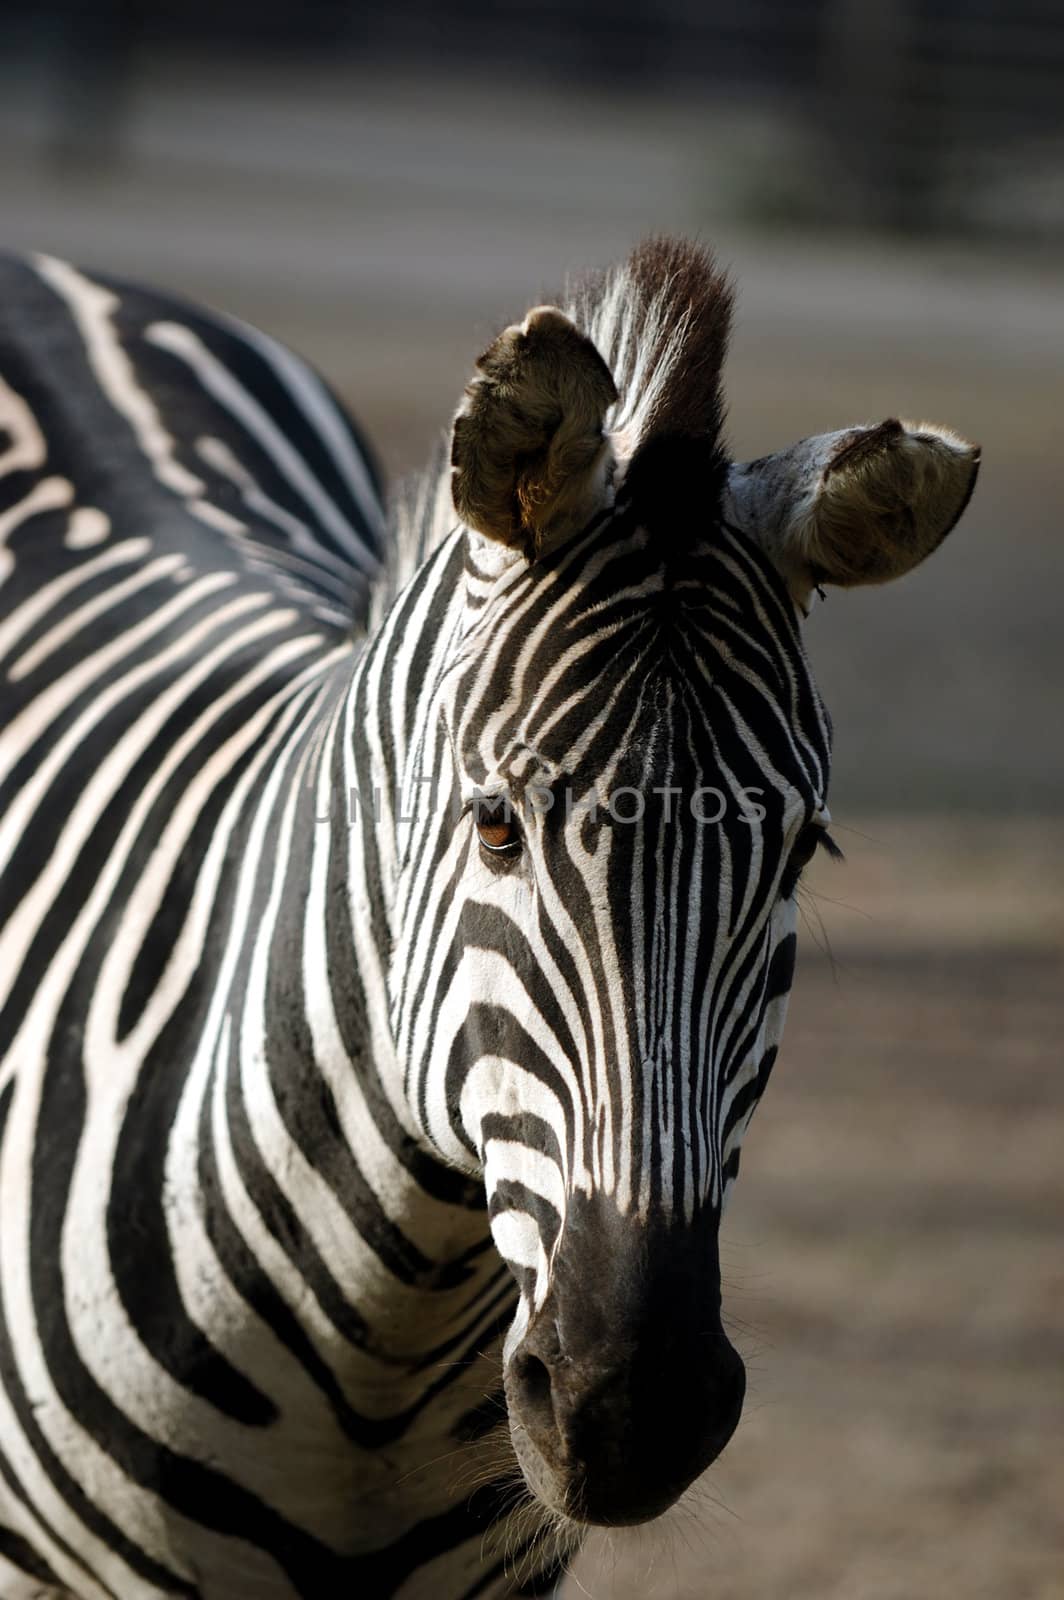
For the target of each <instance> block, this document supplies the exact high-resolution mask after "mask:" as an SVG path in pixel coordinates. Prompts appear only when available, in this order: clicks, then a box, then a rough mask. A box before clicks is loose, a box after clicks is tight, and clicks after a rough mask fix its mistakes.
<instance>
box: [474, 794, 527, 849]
mask: <svg viewBox="0 0 1064 1600" xmlns="http://www.w3.org/2000/svg"><path fill="white" fill-rule="evenodd" d="M474 816H475V821H476V828H477V837H478V839H479V840H480V842H481V844H482V845H483V847H484V849H485V850H488V851H490V852H491V854H492V855H495V856H501V855H512V854H514V853H516V851H518V850H520V848H521V833H520V830H519V829H518V826H517V822H516V819H515V818H514V815H513V812H512V811H511V810H510V805H509V802H508V801H507V800H503V799H500V800H478V801H477V806H476V812H475V813H474Z"/></svg>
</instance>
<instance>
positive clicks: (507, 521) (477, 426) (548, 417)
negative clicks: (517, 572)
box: [451, 306, 617, 561]
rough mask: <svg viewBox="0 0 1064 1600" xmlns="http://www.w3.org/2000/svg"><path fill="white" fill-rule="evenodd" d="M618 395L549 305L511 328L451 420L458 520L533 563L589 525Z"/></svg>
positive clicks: (593, 355) (605, 473)
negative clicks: (607, 429)
mask: <svg viewBox="0 0 1064 1600" xmlns="http://www.w3.org/2000/svg"><path fill="white" fill-rule="evenodd" d="M616 398H617V390H616V388H615V386H614V382H613V378H612V377H611V375H610V370H609V368H608V367H607V365H606V363H605V362H604V361H603V359H602V357H601V356H600V355H599V353H598V351H597V350H596V349H595V346H594V345H593V344H592V342H591V340H590V339H588V338H586V337H585V336H584V334H582V333H580V331H579V330H578V329H577V328H576V327H575V326H574V324H573V323H572V322H570V320H569V318H568V317H567V316H565V315H564V313H563V312H561V311H558V310H557V309H556V308H555V307H554V306H538V307H537V308H536V309H535V310H534V311H530V312H529V313H528V316H527V317H526V318H525V320H524V322H522V323H520V324H514V326H513V327H510V328H507V329H506V331H505V332H504V333H501V334H500V335H499V337H498V338H497V339H496V340H495V342H494V344H492V345H490V346H489V347H488V349H487V350H485V352H484V354H483V355H482V356H481V358H480V360H479V361H478V362H477V370H476V372H475V373H474V375H473V378H472V379H471V381H470V383H469V386H468V388H467V389H466V392H465V399H464V401H463V402H462V405H461V407H460V408H459V411H458V415H457V416H456V418H455V422H454V435H453V440H452V446H451V465H452V467H453V469H454V470H453V473H452V480H451V493H452V496H453V499H454V506H455V510H456V511H457V512H458V515H459V516H460V517H461V519H462V521H463V522H464V523H465V524H466V525H467V527H470V528H474V529H475V530H476V531H477V532H478V533H482V534H484V535H485V536H486V537H487V538H489V539H494V540H497V541H498V542H499V543H500V544H504V545H508V546H510V547H511V548H512V549H516V550H519V551H521V553H522V554H523V555H524V556H525V557H526V558H527V559H528V560H529V561H532V560H534V559H535V558H536V556H538V555H540V554H541V553H542V552H543V551H544V550H545V549H546V548H547V547H548V546H549V545H551V544H555V543H557V542H558V541H560V540H561V539H563V538H565V537H566V536H567V535H569V534H571V533H575V532H577V531H578V530H579V529H580V528H583V527H585V526H586V524H587V523H588V522H589V521H590V520H591V518H592V517H593V516H594V514H595V512H596V511H597V510H598V509H599V508H600V506H602V505H603V504H605V502H606V499H607V495H608V481H609V465H610V461H611V459H612V458H611V454H610V449H609V445H608V443H607V442H606V439H605V438H604V436H603V432H602V425H603V422H604V420H605V416H606V412H607V410H608V409H609V407H610V406H611V405H612V404H613V402H614V401H615V400H616Z"/></svg>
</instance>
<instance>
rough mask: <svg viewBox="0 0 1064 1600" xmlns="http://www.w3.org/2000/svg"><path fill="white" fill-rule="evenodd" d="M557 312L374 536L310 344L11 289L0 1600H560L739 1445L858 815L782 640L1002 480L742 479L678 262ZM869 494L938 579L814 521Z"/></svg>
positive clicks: (519, 338) (861, 441)
mask: <svg viewBox="0 0 1064 1600" xmlns="http://www.w3.org/2000/svg"><path fill="white" fill-rule="evenodd" d="M655 250H657V252H658V254H657V255H656V256H655V253H654V252H655ZM670 251H671V254H670ZM662 252H664V254H662ZM569 311H570V314H571V319H572V320H570V318H569V317H567V316H563V315H562V313H560V312H557V311H549V312H538V313H533V314H531V315H530V317H529V319H527V320H526V322H525V323H524V324H522V325H521V327H520V328H515V329H511V330H508V332H507V334H505V335H503V336H502V337H501V338H500V340H499V341H497V342H496V344H495V345H494V346H493V347H492V350H491V351H489V352H488V353H487V355H486V356H485V357H484V358H483V359H482V362H481V364H480V368H479V369H478V376H477V377H476V378H475V380H474V382H473V384H472V385H471V387H470V390H469V392H468V397H467V401H466V402H465V405H464V406H463V409H462V411H461V412H460V414H459V419H458V422H457V423H456V429H455V442H454V468H453V481H454V504H455V506H457V507H458V510H459V513H460V517H459V518H458V519H457V520H456V518H455V514H454V511H453V510H452V509H451V500H450V495H449V493H448V490H449V488H450V483H451V479H450V475H449V474H448V473H447V472H446V471H445V470H443V469H442V468H438V469H436V470H433V471H430V472H429V473H428V474H427V475H426V476H425V478H424V480H423V481H422V484H421V487H420V490H419V493H418V495H417V496H416V497H415V499H414V500H413V501H411V502H410V504H408V505H407V506H406V507H405V508H404V509H403V510H402V511H401V512H400V513H399V516H398V520H397V521H396V522H394V523H393V526H392V528H391V530H390V531H388V530H386V525H385V517H384V513H383V510H382V505H381V499H380V492H379V486H378V482H377V478H376V475H375V473H374V470H373V467H372V465H371V464H370V462H369V460H368V458H367V456H366V453H365V450H364V447H363V445H362V443H361V440H360V439H359V437H358V435H357V434H356V433H355V432H354V430H353V428H352V425H351V424H350V423H349V422H348V421H347V419H346V418H345V417H344V415H343V414H342V412H341V411H340V409H339V408H338V406H337V405H336V404H335V402H334V401H333V400H332V398H331V396H330V395H329V394H328V392H327V391H326V390H325V388H324V386H323V385H322V384H321V383H320V381H319V380H318V379H317V378H316V377H315V376H314V375H313V374H312V373H310V372H309V370H308V369H307V368H305V367H304V366H303V365H302V364H301V363H300V362H298V361H297V360H296V359H295V358H294V357H292V356H291V355H289V354H288V353H287V352H285V351H284V350H282V349H281V348H280V347H279V346H277V345H275V344H273V343H272V342H271V341H269V340H267V339H265V338H264V337H263V336H261V335H259V334H256V333H254V332H253V331H252V330H249V329H244V328H241V327H240V326H238V325H236V324H231V323H227V322H225V321H223V320H221V319H217V318H212V317H209V316H206V315H204V314H202V313H199V312H195V311H193V310H191V309H189V308H186V307H183V306H180V305H177V304H175V303H173V302H170V301H166V300H164V299H161V298H160V297H158V296H154V295H151V294H148V293H145V292H144V291H140V290H133V289H129V288H126V287H124V286H119V285H116V284H113V283H111V282H110V281H107V280H102V279H99V278H96V277H90V276H88V275H86V274H85V273H82V272H80V271H76V270H75V269H73V268H71V267H68V266H66V265H65V264H63V263H59V262H55V261H52V260H50V259H47V258H40V259H38V260H37V261H35V262H33V263H10V264H7V265H6V266H5V267H4V269H3V274H2V276H0V316H2V318H3V322H2V329H3V331H2V334H0V424H2V426H3V427H4V429H5V430H6V433H5V434H4V435H0V578H2V580H3V582H2V584H0V672H2V673H3V675H4V676H3V688H2V695H3V699H2V728H0V873H2V877H0V1006H2V1009H0V1030H2V1031H0V1592H2V1593H3V1595H4V1597H5V1600H22V1597H23V1596H30V1595H40V1594H48V1595H50V1594H56V1595H59V1594H62V1595H72V1596H76V1597H77V1600H100V1597H115V1600H142V1597H156V1596H159V1597H161V1596H171V1595H179V1596H187V1597H197V1600H223V1597H224V1600H272V1597H274V1596H276V1597H277V1600H291V1597H295V1596H311V1595H313V1596H320V1595H333V1594H336V1595H342V1594H347V1593H351V1594H358V1595H360V1596H366V1597H371V1596H372V1597H376V1596H381V1597H384V1596H392V1595H402V1596H405V1597H408V1600H415V1597H418V1596H421V1595H425V1596H428V1595H432V1596H446V1597H455V1600H457V1597H459V1596H470V1597H471V1596H473V1595H491V1594H499V1595H503V1594H509V1593H514V1592H516V1591H517V1587H518V1586H519V1585H520V1584H522V1583H524V1584H526V1585H527V1589H526V1591H525V1592H529V1593H531V1592H533V1591H534V1590H536V1589H537V1588H539V1589H542V1588H543V1587H544V1586H549V1584H550V1583H551V1581H552V1575H553V1573H554V1572H555V1571H556V1569H557V1566H558V1562H559V1561H560V1560H561V1559H563V1558H564V1555H565V1552H566V1551H567V1550H568V1549H569V1548H570V1547H571V1546H572V1545H574V1544H575V1542H576V1541H577V1539H578V1537H579V1531H580V1528H581V1527H582V1526H584V1525H586V1524H587V1523H591V1522H614V1521H618V1522H624V1521H635V1520H642V1519H643V1518H645V1517H646V1516H649V1515H654V1514H656V1513H657V1512H658V1511H660V1510H662V1509H664V1507H665V1506H666V1505H667V1504H669V1503H670V1502H671V1500H673V1499H675V1498H676V1496H677V1495H678V1494H679V1493H681V1492H682V1490H683V1489H684V1488H685V1487H686V1485H687V1483H688V1482H690V1481H691V1479H692V1478H693V1477H694V1476H696V1475H697V1473H698V1471H700V1470H701V1467H702V1466H704V1465H705V1464H706V1462H707V1461H708V1460H709V1459H711V1458H712V1455H714V1454H715V1453H716V1452H717V1450H719V1448H721V1446H722V1445H723V1443H724V1441H725V1440H726V1438H727V1436H728V1435H729V1434H730V1432H731V1430H732V1428H733V1427H734V1425H735V1420H736V1418H737V1415H738V1407H739V1404H740V1403H741V1393H742V1377H741V1364H740V1363H739V1362H738V1358H737V1357H736V1356H735V1354H734V1352H733V1351H732V1350H731V1347H730V1345H728V1343H727V1341H726V1339H725V1338H724V1336H723V1333H722V1332H721V1330H720V1323H719V1272H718V1269H717V1264H716V1226H717V1220H718V1218H719V1214H720V1209H721V1206H722V1204H723V1200H724V1196H725V1193H726V1190H727V1187H728V1185H729V1184H730V1182H731V1180H732V1179H733V1178H734V1176H735V1172H736V1169H737V1163H738V1149H739V1142H740V1140H741V1137H742V1134H743V1132H744V1131H745V1127H746V1124H747V1122H748V1121H749V1117H750V1115H751V1114H752V1111H753V1109H754V1106H755V1105H756V1101H757V1098H758V1096H759V1094H760V1092H761V1090H762V1088H763V1087H764V1083H765V1080H766V1078H767V1075H768V1072H769V1070H770V1068H771V1065H772V1061H773V1060H774V1057H775V1052H776V1047H777V1045H778V1040H779V1036H780V1033H781V1030H782V1023H783V1013H784V1010H785V1004H786V995H787V991H788V989H789V985H790V977H791V969H792V966H793V950H794V907H793V893H792V891H793V882H792V881H791V879H792V877H795V876H796V875H797V870H800V865H801V859H800V858H801V857H803V856H804V855H805V854H806V853H807V848H808V846H809V840H810V839H812V841H813V843H814V844H815V842H816V841H817V839H819V838H820V837H821V834H822V829H823V824H824V822H825V820H826V794H827V782H828V766H829V734H828V725H827V721H826V716H825V713H824V712H823V709H822V707H821V704H820V701H819V698H818V696H817V694H816V690H815V687H814V685H813V682H812V679H811V676H810V673H809V669H808V665H807V663H806V659H805V655H804V651H803V648H802V643H801V638H800V631H801V619H802V613H803V610H804V609H805V605H806V602H807V599H808V594H809V591H810V588H811V585H812V584H813V583H814V582H816V581H821V580H823V581H840V582H855V581H872V580H874V579H877V578H880V577H885V576H892V575H894V573H895V572H896V571H900V570H904V568H905V567H906V566H909V565H912V564H914V562H915V561H916V560H918V559H920V558H921V557H922V555H923V554H926V552H927V549H928V548H931V547H933V545H934V543H937V541H938V538H940V537H941V535H942V532H943V531H945V527H946V526H947V525H948V524H949V522H950V521H952V520H953V518H954V517H955V516H956V514H958V512H959V509H960V507H961V505H962V504H963V500H964V498H965V497H966V493H967V491H968V489H969V488H970V479H971V477H972V476H973V475H974V464H973V462H974V458H973V456H972V453H971V452H970V451H966V447H963V446H961V445H960V444H959V443H958V442H957V441H955V440H952V436H948V435H944V434H940V433H935V434H930V435H928V434H915V433H913V432H912V431H911V430H909V431H905V430H902V432H901V433H900V434H896V433H894V432H891V430H892V429H895V430H897V429H900V427H901V425H899V424H883V425H882V427H881V429H879V430H857V431H853V430H851V431H850V432H848V433H847V434H845V435H843V436H839V437H838V438H836V439H834V442H832V443H828V444H825V443H824V441H811V442H810V447H807V448H806V449H805V450H804V451H803V450H798V451H797V453H795V452H791V453H788V454H785V455H783V456H781V457H778V458H772V460H771V462H770V463H769V464H767V465H766V464H763V463H760V464H759V463H755V464H752V466H750V467H745V468H738V469H736V468H732V469H730V470H729V467H728V463H727V461H726V459H725V457H724V456H723V453H722V451H721V448H720V444H719V437H718V434H719V422H720V401H719V390H718V383H719V365H720V359H721V356H722V354H723V341H724V337H725V332H726V318H727V294H726V290H725V287H724V285H723V284H722V282H721V280H720V279H719V278H718V277H716V276H715V274H714V273H713V270H712V267H711V265H710V263H709V262H708V260H707V259H706V258H705V257H704V256H702V255H701V254H700V253H699V252H695V251H691V250H689V249H687V248H686V247H678V246H671V247H665V246H656V247H653V248H652V249H650V250H649V251H645V252H644V253H643V255H642V256H641V257H639V256H637V257H636V258H634V261H633V263H632V264H629V266H628V267H627V268H625V269H622V270H621V271H620V272H619V273H617V274H615V275H614V276H613V277H611V278H609V279H606V280H604V281H603V282H601V283H599V284H597V285H593V286H591V287H588V288H586V289H585V290H583V291H581V293H580V294H579V295H578V296H577V297H576V299H575V300H574V301H573V303H572V305H571V306H570V308H569ZM604 358H605V359H604ZM696 358H697V359H696ZM615 379H616V382H617V387H616V388H615V387H614V380H615ZM618 388H619V391H620V392H619V393H618ZM515 396H516V400H515ZM537 408H538V409H537ZM607 412H608V413H609V427H608V441H607V439H606V438H604V435H603V420H604V418H605V417H606V414H607ZM540 413H542V417H545V418H546V419H547V420H546V421H543V420H542V417H541V416H540ZM537 419H539V420H537ZM529 428H532V429H533V432H534V433H535V435H536V437H535V439H534V440H532V441H531V443H530V441H529V440H528V439H527V438H524V437H522V436H521V435H522V431H523V430H524V431H527V430H528V429H529ZM884 429H885V430H887V431H886V432H885V433H884V431H883V430H884ZM914 440H915V441H917V443H915V444H914V443H913V441H914ZM925 451H927V452H931V453H932V454H934V455H935V460H936V462H937V463H938V465H939V467H941V461H945V462H946V464H947V467H948V468H949V471H950V472H954V473H956V474H957V475H958V476H957V481H956V482H954V480H953V478H950V479H949V482H948V484H947V486H946V487H945V488H943V487H942V486H941V484H940V483H939V481H938V478H936V477H935V472H934V471H932V469H931V468H930V467H928V468H927V469H926V472H925V471H924V468H923V466H922V465H921V463H922V460H923V456H922V454H920V452H925ZM817 452H820V456H823V460H822V461H821V459H820V456H818V454H817ZM877 452H878V454H877ZM906 452H909V456H911V457H912V460H909V457H908V456H906V454H905V453H906ZM884 453H886V454H889V456H890V458H891V460H892V461H894V462H896V461H897V460H898V459H899V458H904V459H905V464H906V468H907V477H906V482H905V493H906V495H907V496H908V499H907V501H906V504H907V505H908V504H915V503H916V500H917V499H918V496H919V494H920V493H923V494H924V495H925V498H926V495H927V494H930V495H931V499H932V502H933V504H932V505H931V509H930V511H928V512H926V514H925V518H924V520H926V521H927V522H928V527H927V529H926V531H924V532H919V528H920V517H919V516H915V517H911V518H910V519H909V521H910V522H913V523H914V525H915V526H916V527H917V529H918V536H910V537H909V540H908V544H907V545H906V547H905V549H904V550H903V551H899V549H898V548H897V542H896V541H895V543H894V544H893V545H891V544H890V540H889V539H887V538H884V537H882V536H877V538H876V539H874V540H873V539H870V540H867V541H866V542H865V545H864V546H860V547H859V548H858V546H857V545H855V544H854V542H853V541H852V540H851V541H850V542H849V543H846V542H845V537H844V535H845V529H844V523H845V517H844V515H843V513H842V512H840V511H839V508H838V506H837V505H835V504H834V502H832V501H831V495H830V494H829V493H828V491H827V490H826V489H825V488H824V485H828V488H829V489H830V491H831V493H834V492H835V488H836V482H837V480H840V479H841V480H843V481H844V482H846V483H849V480H850V478H851V476H852V477H853V478H854V479H855V480H859V481H858V484H857V488H856V489H852V490H851V492H853V493H857V492H858V490H859V491H860V492H861V493H865V494H866V495H867V492H868V491H867V486H866V479H867V475H868V462H869V460H872V461H873V463H874V461H875V460H878V458H879V456H881V455H884ZM940 458H941V459H940ZM913 462H915V463H916V464H915V465H913ZM515 463H517V465H515ZM529 463H531V466H529ZM818 463H819V465H818ZM856 467H859V468H860V471H859V472H858V471H854V472H852V473H851V468H856ZM962 468H963V470H962ZM936 470H937V469H936ZM945 470H946V469H945V468H941V471H939V477H941V475H942V472H944V471H945ZM811 472H819V473H820V479H819V480H817V481H818V482H819V483H820V488H819V489H818V490H817V491H816V493H810V491H809V489H808V482H807V480H808V479H809V475H810V473H811ZM522 473H524V474H525V478H522V476H521V474H522ZM922 473H923V477H922V476H921V474H922ZM530 474H531V475H535V474H539V477H537V479H536V481H535V482H534V483H533V482H531V481H525V480H526V479H527V478H529V475H530ZM832 474H834V475H835V476H834V477H832ZM925 478H926V479H927V480H928V481H929V482H930V481H931V480H934V481H933V482H931V488H930V489H928V488H927V483H925V482H924V479H925ZM829 479H830V480H831V481H830V483H829ZM962 479H963V481H961V480H962ZM817 495H819V498H817ZM936 495H937V497H938V498H937V499H935V496H936ZM803 496H804V498H803ZM798 502H801V517H800V518H797V517H796V516H795V514H794V507H795V505H796V504H797V503H798ZM947 502H948V504H947ZM692 507H697V508H698V518H697V527H695V528H694V529H679V530H678V529H677V527H676V521H677V517H679V518H681V520H682V519H685V518H686V519H687V520H690V517H691V512H692ZM944 507H945V509H943V508H944ZM918 509H919V508H918ZM843 510H845V506H844V507H843ZM819 511H823V512H824V514H823V515H819ZM828 511H830V512H831V515H830V516H828V515H827V514H826V513H827V512H828ZM947 512H948V514H947ZM906 526H907V527H908V523H906ZM840 529H842V530H843V531H842V532H840ZM840 541H841V543H840ZM843 544H844V545H845V549H844V553H843V554H840V549H841V548H842V545H843ZM888 545H889V549H888V548H887V546H888ZM877 563H878V564H877ZM622 791H623V792H624V793H625V794H627V795H628V796H629V798H630V797H631V796H633V795H634V796H635V799H636V801H637V802H639V804H638V805H637V806H636V807H635V809H636V810H638V813H639V814H638V817H637V818H635V817H634V813H633V817H631V818H629V817H626V814H625V813H624V810H623V807H620V806H619V798H620V796H621V795H622ZM696 794H697V795H699V796H702V797H705V796H707V795H710V794H712V795H716V796H719V797H721V800H722V804H723V812H722V815H721V816H720V817H719V818H715V817H714V818H712V819H711V820H709V821H707V820H706V819H705V815H704V809H703V812H701V813H699V814H698V815H695V814H694V813H693V812H692V810H691V806H690V801H691V797H692V796H693V795H696ZM674 811H675V814H674ZM796 862H797V866H796V865H795V863H796ZM653 1374H658V1376H657V1377H655V1376H653ZM618 1397H622V1399H623V1405H621V1404H620V1403H619V1400H618ZM685 1407H686V1408H687V1409H692V1410H693V1412H694V1413H695V1414H696V1415H697V1417H698V1419H699V1420H698V1422H697V1425H696V1426H693V1427H691V1428H688V1429H686V1431H685V1429H684V1428H683V1427H681V1426H680V1425H679V1423H678V1422H677V1420H676V1419H677V1417H678V1416H679V1415H680V1414H681V1413H682V1412H683V1410H684V1409H685ZM632 1447H635V1453H637V1454H639V1455H640V1456H642V1457H645V1458H646V1460H647V1462H648V1463H649V1464H650V1465H649V1466H648V1467H647V1468H646V1469H645V1470H643V1469H641V1471H642V1476H640V1475H639V1474H636V1475H635V1476H632V1475H631V1474H630V1473H629V1474H628V1475H626V1472H625V1471H622V1470H621V1469H620V1468H619V1467H618V1466H617V1462H618V1460H619V1459H620V1458H621V1457H626V1456H627V1455H628V1454H630V1453H632ZM518 1469H519V1470H518ZM648 1473H649V1477H648V1476H647V1474H648ZM522 1475H523V1477H522ZM520 1482H523V1483H524V1485H526V1486H527V1487H526V1491H525V1493H524V1498H523V1500H522V1499H520V1498H519V1497H517V1495H516V1491H515V1483H520ZM529 1491H530V1493H529Z"/></svg>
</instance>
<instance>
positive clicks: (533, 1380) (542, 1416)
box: [514, 1351, 557, 1441]
mask: <svg viewBox="0 0 1064 1600" xmlns="http://www.w3.org/2000/svg"><path fill="white" fill-rule="evenodd" d="M514 1378H515V1380H516V1396H517V1400H518V1404H519V1406H520V1411H521V1421H522V1422H523V1423H524V1425H525V1427H526V1428H527V1430H528V1432H529V1433H530V1434H531V1435H532V1437H533V1438H534V1439H536V1440H537V1441H538V1440H542V1439H544V1438H546V1437H547V1436H549V1435H552V1434H553V1433H554V1432H555V1429H556V1428H557V1418H556V1417H555V1414H554V1395H553V1392H552V1389H551V1377H550V1368H549V1367H548V1366H547V1364H546V1363H545V1362H543V1361H541V1360H540V1359H539V1357H538V1356H534V1355H531V1354H529V1353H528V1352H527V1351H523V1352H522V1353H521V1354H520V1355H518V1356H515V1357H514Z"/></svg>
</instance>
